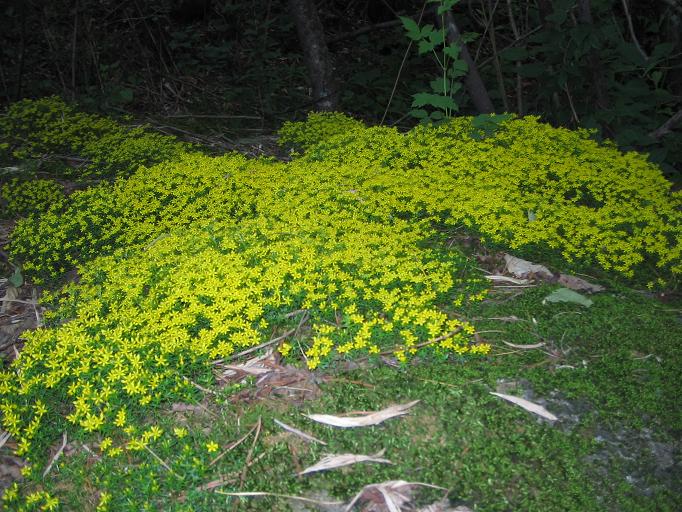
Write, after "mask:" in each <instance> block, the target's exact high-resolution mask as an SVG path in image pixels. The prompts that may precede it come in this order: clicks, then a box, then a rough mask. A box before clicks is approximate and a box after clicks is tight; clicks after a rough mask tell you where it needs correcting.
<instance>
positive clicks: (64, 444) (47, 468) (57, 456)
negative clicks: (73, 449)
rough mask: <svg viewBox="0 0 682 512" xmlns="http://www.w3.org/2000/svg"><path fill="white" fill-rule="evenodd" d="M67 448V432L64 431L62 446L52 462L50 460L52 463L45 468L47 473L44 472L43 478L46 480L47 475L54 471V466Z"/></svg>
mask: <svg viewBox="0 0 682 512" xmlns="http://www.w3.org/2000/svg"><path fill="white" fill-rule="evenodd" d="M65 447H66V431H64V434H63V435H62V445H61V446H60V447H59V450H57V453H55V454H54V457H52V460H50V463H49V464H48V465H47V467H46V468H45V471H43V478H45V477H46V476H47V474H48V473H49V472H50V470H51V469H52V466H53V465H54V463H55V462H57V460H58V459H59V457H60V456H61V454H62V452H63V451H64V448H65Z"/></svg>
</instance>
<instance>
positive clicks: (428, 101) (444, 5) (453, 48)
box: [400, 0, 477, 124]
mask: <svg viewBox="0 0 682 512" xmlns="http://www.w3.org/2000/svg"><path fill="white" fill-rule="evenodd" d="M428 2H429V3H436V4H438V7H437V9H436V15H437V16H439V17H440V18H441V20H440V28H436V27H434V26H433V25H431V24H427V25H424V26H422V27H420V26H419V25H418V24H417V23H416V22H415V21H414V20H413V19H412V18H408V17H406V16H401V17H400V20H401V21H402V22H403V26H404V27H405V30H406V33H407V37H408V38H409V39H411V40H412V41H414V42H416V43H417V50H418V52H419V55H425V54H431V55H432V56H433V58H434V60H435V61H436V63H437V64H438V67H439V68H440V70H441V72H440V74H439V76H438V77H436V78H434V79H433V80H431V81H430V83H429V85H430V88H431V91H430V92H419V93H417V94H415V95H413V98H414V100H413V101H412V107H413V108H412V110H411V111H410V115H412V116H413V117H415V118H417V119H419V120H420V122H421V123H422V124H431V123H433V124H438V123H441V122H443V121H444V120H445V119H447V118H449V117H451V116H453V115H454V114H455V113H456V112H457V111H459V104H458V103H457V101H456V100H455V94H457V92H459V90H460V89H461V88H462V83H461V78H462V77H463V76H465V75H466V74H467V71H468V66H467V64H466V62H465V61H464V60H462V59H461V58H460V53H461V49H462V47H461V46H460V45H461V44H465V43H467V42H470V41H472V40H474V39H475V38H476V37H477V35H476V34H472V33H466V34H463V36H462V37H461V38H460V41H458V42H448V41H447V37H446V29H445V13H447V12H448V11H449V10H450V9H452V7H453V6H454V5H455V4H457V3H458V2H459V0H428Z"/></svg>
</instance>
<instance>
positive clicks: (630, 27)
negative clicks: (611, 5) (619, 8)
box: [621, 0, 649, 60]
mask: <svg viewBox="0 0 682 512" xmlns="http://www.w3.org/2000/svg"><path fill="white" fill-rule="evenodd" d="M621 3H622V4H623V12H625V18H626V19H627V21H628V30H629V31H630V37H631V38H632V42H633V43H635V46H636V47H637V51H638V52H639V53H640V54H641V55H642V57H644V60H649V56H648V55H647V54H646V52H645V51H644V50H643V49H642V46H641V45H640V44H639V40H638V39H637V35H636V34H635V27H633V25H632V18H631V17H630V9H629V8H628V0H621Z"/></svg>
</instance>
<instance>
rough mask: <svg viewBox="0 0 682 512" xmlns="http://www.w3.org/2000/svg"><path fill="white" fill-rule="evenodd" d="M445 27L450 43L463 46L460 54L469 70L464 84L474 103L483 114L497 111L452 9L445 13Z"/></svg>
mask: <svg viewBox="0 0 682 512" xmlns="http://www.w3.org/2000/svg"><path fill="white" fill-rule="evenodd" d="M436 19H437V20H438V22H439V23H440V18H439V17H438V16H437V17H436ZM445 28H446V30H447V39H448V42H450V43H457V44H458V45H459V46H460V47H461V51H460V55H461V56H462V60H463V61H464V62H466V63H467V66H468V68H469V71H468V72H467V75H466V77H464V85H465V86H466V88H467V92H468V93H469V96H470V97H471V101H472V102H473V103H474V106H475V107H476V110H478V112H479V113H481V114H490V113H492V112H495V107H494V106H493V102H492V101H491V100H490V95H488V90H487V89H486V87H485V84H484V83H483V80H482V79H481V75H480V74H479V72H478V68H477V67H476V63H475V62H474V60H473V59H472V58H471V54H470V53H469V50H468V48H467V46H466V45H465V44H463V43H462V42H461V40H460V39H461V33H460V31H459V28H458V27H457V24H456V23H455V18H454V17H453V16H452V13H451V12H450V11H447V12H446V13H445Z"/></svg>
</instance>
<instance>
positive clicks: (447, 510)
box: [417, 498, 473, 512]
mask: <svg viewBox="0 0 682 512" xmlns="http://www.w3.org/2000/svg"><path fill="white" fill-rule="evenodd" d="M417 512H473V511H472V510H471V509H470V508H469V507H467V506H464V505H457V506H456V507H454V508H453V507H451V506H450V500H449V499H448V498H443V499H442V500H439V501H436V502H435V503H431V504H430V505H427V506H426V507H423V508H420V509H418V510H417Z"/></svg>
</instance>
